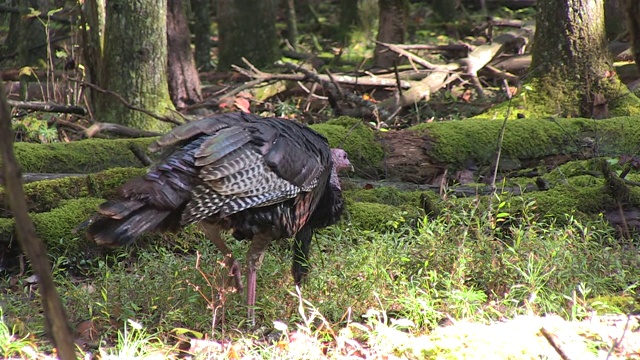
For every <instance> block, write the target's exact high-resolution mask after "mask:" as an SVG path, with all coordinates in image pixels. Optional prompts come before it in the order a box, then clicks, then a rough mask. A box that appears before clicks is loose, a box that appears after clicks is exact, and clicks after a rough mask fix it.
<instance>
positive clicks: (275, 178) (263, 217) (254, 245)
mask: <svg viewBox="0 0 640 360" xmlns="http://www.w3.org/2000/svg"><path fill="white" fill-rule="evenodd" d="M150 149H151V150H152V151H158V150H165V153H164V154H163V160H161V161H160V162H159V163H158V164H156V165H155V166H154V167H152V168H151V169H150V170H149V171H148V172H147V174H146V175H144V176H141V177H138V178H134V179H132V180H130V181H129V182H127V183H126V184H124V185H123V186H122V187H120V188H119V189H118V199H117V200H112V201H107V202H105V203H103V204H102V205H100V207H99V209H98V213H97V214H96V215H95V216H94V217H93V218H92V219H90V220H89V222H90V225H89V228H88V230H87V236H88V237H89V238H91V239H94V240H95V241H96V242H98V243H99V244H104V245H110V246H113V245H125V244H129V243H131V242H132V241H134V240H135V239H136V238H137V237H138V236H140V235H141V234H142V233H144V232H151V231H176V230H178V229H180V228H181V227H182V226H185V225H187V224H191V223H196V222H199V223H200V226H201V228H202V230H203V231H204V233H205V234H206V236H207V237H208V238H209V239H210V240H211V241H213V243H214V244H215V245H216V246H217V247H218V249H220V251H221V252H222V253H223V254H224V255H225V257H226V259H225V263H226V265H227V269H228V271H229V274H228V275H229V279H230V280H232V281H233V283H234V285H235V287H236V289H238V290H239V291H240V290H242V281H241V276H240V266H239V264H238V262H237V261H236V260H235V259H234V258H233V255H232V253H231V249H229V247H228V246H227V244H226V242H225V239H224V237H223V236H222V234H221V232H222V231H225V230H231V231H232V235H233V236H234V237H235V238H236V239H251V244H250V246H249V251H248V253H247V270H248V272H247V304H248V315H249V319H250V321H251V323H252V324H254V323H255V316H254V306H255V292H256V271H257V270H258V269H259V268H260V265H261V264H262V259H263V256H264V251H265V250H266V249H267V247H268V246H269V244H270V243H271V242H272V240H274V239H281V238H290V237H294V236H295V240H294V244H293V252H294V256H293V266H292V273H293V277H294V280H295V282H296V284H299V283H300V282H301V281H302V279H303V277H304V276H305V275H306V273H307V269H308V265H307V257H308V253H309V244H310V242H311V237H312V234H313V230H314V229H316V228H321V227H325V226H329V225H331V224H334V223H335V222H336V221H338V219H339V218H340V215H341V213H342V211H343V200H342V193H341V190H340V182H339V180H338V171H340V170H342V169H347V168H351V163H350V162H349V159H348V158H347V154H346V153H345V152H344V150H341V149H329V146H328V144H327V140H326V139H325V138H324V137H323V136H322V135H320V134H318V133H317V132H315V131H314V130H312V129H310V128H309V127H307V126H305V125H302V124H299V123H297V122H294V121H289V120H285V119H279V118H263V117H260V116H256V115H252V114H246V113H229V114H223V115H215V116H211V117H207V118H204V119H201V120H198V121H194V122H190V123H188V124H184V125H181V126H178V127H177V128H175V129H174V130H173V131H171V132H170V133H168V134H166V135H164V136H163V137H161V138H160V139H158V140H157V141H155V142H154V143H153V144H152V145H151V146H150Z"/></svg>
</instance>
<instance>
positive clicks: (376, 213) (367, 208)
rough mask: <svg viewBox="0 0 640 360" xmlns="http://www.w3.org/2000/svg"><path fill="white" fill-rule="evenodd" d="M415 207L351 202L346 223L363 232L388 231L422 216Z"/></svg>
mask: <svg viewBox="0 0 640 360" xmlns="http://www.w3.org/2000/svg"><path fill="white" fill-rule="evenodd" d="M421 215H422V214H421V212H420V211H419V210H418V209H417V208H416V207H413V206H402V207H396V206H391V205H386V204H379V203H372V202H349V203H348V204H347V215H346V216H345V217H344V219H345V221H346V222H347V223H349V224H350V225H351V226H354V227H356V228H359V229H362V230H379V231H381V230H386V229H391V228H394V227H396V226H398V225H399V224H401V223H403V222H406V221H410V220H412V219H415V218H417V217H418V216H421Z"/></svg>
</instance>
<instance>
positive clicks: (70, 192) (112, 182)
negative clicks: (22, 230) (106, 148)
mask: <svg viewBox="0 0 640 360" xmlns="http://www.w3.org/2000/svg"><path fill="white" fill-rule="evenodd" d="M145 172H146V169H144V168H113V169H109V170H105V171H101V172H98V173H95V174H88V175H86V176H72V177H64V178H60V179H52V180H42V181H35V182H32V183H28V184H25V185H24V192H25V196H26V198H27V199H26V200H27V206H28V208H29V211H30V212H34V213H41V212H46V211H50V210H51V209H54V208H56V207H57V206H59V205H60V203H62V202H63V201H64V200H69V199H78V198H86V197H97V198H103V199H108V198H111V197H113V196H114V195H115V191H116V188H117V187H118V186H120V185H122V184H124V183H125V182H126V181H127V180H129V179H131V178H133V177H135V176H140V175H142V174H144V173H145ZM5 198H6V194H5V190H4V188H2V187H0V204H3V203H5ZM0 217H3V218H4V217H11V212H10V210H9V209H4V208H0Z"/></svg>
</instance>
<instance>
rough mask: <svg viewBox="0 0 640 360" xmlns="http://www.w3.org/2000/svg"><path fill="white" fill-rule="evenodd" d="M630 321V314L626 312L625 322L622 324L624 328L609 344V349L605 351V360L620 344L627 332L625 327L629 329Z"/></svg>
mask: <svg viewBox="0 0 640 360" xmlns="http://www.w3.org/2000/svg"><path fill="white" fill-rule="evenodd" d="M630 321H631V314H627V322H626V323H625V324H624V329H623V330H622V335H620V338H619V339H617V340H615V341H614V342H613V344H611V348H610V349H609V352H608V353H607V360H609V358H610V357H611V354H613V350H615V348H617V347H618V346H620V344H621V343H622V339H624V335H625V334H626V333H627V329H629V322H630Z"/></svg>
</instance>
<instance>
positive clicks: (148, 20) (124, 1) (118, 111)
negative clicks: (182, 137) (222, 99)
mask: <svg viewBox="0 0 640 360" xmlns="http://www.w3.org/2000/svg"><path fill="white" fill-rule="evenodd" d="M166 11H167V2H166V0H139V1H128V0H109V1H108V2H107V9H106V12H107V19H106V24H105V38H104V56H103V59H102V69H101V71H100V76H101V80H100V86H101V87H102V88H106V89H108V90H110V91H113V92H115V93H117V94H119V95H121V96H122V97H123V98H124V99H125V100H126V101H127V102H129V103H130V104H131V105H134V106H137V107H141V108H145V109H148V110H151V111H154V112H155V113H157V114H159V115H167V114H170V112H171V111H172V110H173V104H172V103H171V99H170V98H169V88H168V86H167V75H166V73H167V36H166V34H167V13H166ZM97 97H98V101H97V103H96V104H95V109H96V111H95V115H96V116H97V117H98V118H99V119H100V121H103V122H112V123H116V124H120V125H124V126H128V127H132V128H136V129H141V130H149V131H158V132H163V131H167V130H169V129H170V126H169V124H167V123H164V122H160V121H158V120H156V119H154V118H152V117H150V116H148V115H146V114H143V113H140V112H137V111H134V110H130V109H128V108H127V107H125V106H124V105H123V104H121V103H120V102H118V101H117V100H116V99H115V98H114V97H113V96H112V95H110V94H98V96H97Z"/></svg>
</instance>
